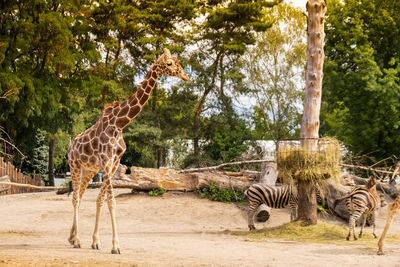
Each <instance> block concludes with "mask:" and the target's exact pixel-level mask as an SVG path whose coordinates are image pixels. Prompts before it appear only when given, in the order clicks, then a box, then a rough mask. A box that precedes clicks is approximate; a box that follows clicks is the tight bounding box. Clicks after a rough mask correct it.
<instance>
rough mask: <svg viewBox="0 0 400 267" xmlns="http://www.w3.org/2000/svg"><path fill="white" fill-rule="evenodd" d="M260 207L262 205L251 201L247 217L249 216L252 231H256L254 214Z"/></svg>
mask: <svg viewBox="0 0 400 267" xmlns="http://www.w3.org/2000/svg"><path fill="white" fill-rule="evenodd" d="M258 206H260V203H258V202H256V201H252V200H249V209H248V211H247V216H248V225H249V230H250V231H252V230H255V229H256V228H255V227H254V213H255V212H256V210H257V208H258Z"/></svg>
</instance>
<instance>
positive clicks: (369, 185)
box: [367, 176, 378, 188]
mask: <svg viewBox="0 0 400 267" xmlns="http://www.w3.org/2000/svg"><path fill="white" fill-rule="evenodd" d="M377 184H378V180H376V179H375V178H374V177H373V176H371V177H369V179H368V181H367V188H372V187H374V186H376V185H377Z"/></svg>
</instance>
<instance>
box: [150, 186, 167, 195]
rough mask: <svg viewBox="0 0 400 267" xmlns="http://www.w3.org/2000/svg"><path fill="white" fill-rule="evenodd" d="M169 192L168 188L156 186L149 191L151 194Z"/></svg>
mask: <svg viewBox="0 0 400 267" xmlns="http://www.w3.org/2000/svg"><path fill="white" fill-rule="evenodd" d="M165 192H167V189H165V188H163V187H159V188H154V189H151V190H150V191H149V196H162V195H164V194H165Z"/></svg>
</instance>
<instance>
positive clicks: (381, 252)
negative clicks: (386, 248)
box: [377, 250, 385, 255]
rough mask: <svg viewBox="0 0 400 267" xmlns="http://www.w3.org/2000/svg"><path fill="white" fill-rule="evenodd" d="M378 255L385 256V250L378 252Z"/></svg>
mask: <svg viewBox="0 0 400 267" xmlns="http://www.w3.org/2000/svg"><path fill="white" fill-rule="evenodd" d="M377 254H378V255H385V253H384V252H383V250H378V253H377Z"/></svg>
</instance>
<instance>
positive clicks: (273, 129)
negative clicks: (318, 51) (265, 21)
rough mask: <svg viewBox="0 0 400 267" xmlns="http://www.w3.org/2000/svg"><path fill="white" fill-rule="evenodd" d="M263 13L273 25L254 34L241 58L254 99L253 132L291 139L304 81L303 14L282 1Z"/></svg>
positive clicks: (262, 136) (297, 123)
mask: <svg viewBox="0 0 400 267" xmlns="http://www.w3.org/2000/svg"><path fill="white" fill-rule="evenodd" d="M266 14H267V15H268V16H270V17H274V19H275V20H274V24H273V25H272V26H271V27H270V28H268V29H267V30H266V31H265V32H261V33H258V34H257V43H256V44H255V45H254V46H251V47H250V48H249V49H248V51H247V52H246V54H245V57H244V58H243V59H242V60H243V62H244V66H245V68H244V71H245V72H246V75H247V79H246V83H247V84H248V86H249V88H250V89H251V94H252V95H253V96H254V97H255V99H256V101H257V103H256V106H255V107H254V111H253V114H252V117H253V118H252V119H253V121H254V124H255V128H254V131H253V134H254V136H255V138H256V139H264V140H269V139H272V140H279V139H285V138H293V137H296V136H298V135H299V128H300V120H301V113H300V112H301V110H300V109H299V107H300V105H301V96H302V94H303V92H302V89H303V86H304V83H305V82H304V78H303V77H304V65H305V61H306V59H305V55H306V53H305V52H306V43H305V39H304V34H303V33H304V32H305V24H306V22H305V17H304V15H303V13H302V11H301V10H297V9H295V8H294V7H293V6H292V5H290V4H286V3H282V4H280V5H277V6H275V7H274V8H272V9H270V10H268V11H267V12H266Z"/></svg>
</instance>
